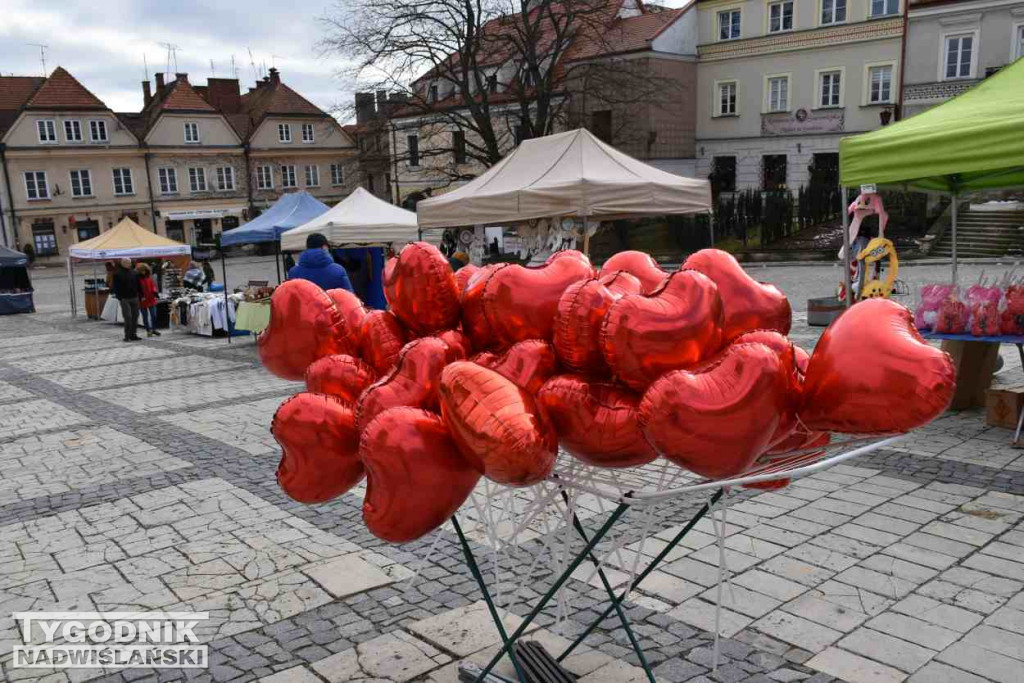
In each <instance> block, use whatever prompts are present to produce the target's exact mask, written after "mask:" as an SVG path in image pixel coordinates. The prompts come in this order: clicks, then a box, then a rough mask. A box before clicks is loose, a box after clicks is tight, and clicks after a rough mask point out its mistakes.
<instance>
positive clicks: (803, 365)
mask: <svg viewBox="0 0 1024 683" xmlns="http://www.w3.org/2000/svg"><path fill="white" fill-rule="evenodd" d="M793 352H794V353H796V369H797V370H799V371H800V374H801V375H803V376H806V375H807V366H808V365H809V364H810V362H811V354H809V353H807V352H806V351H804V350H803V349H802V348H800V347H799V346H796V345H795V344H794V345H793Z"/></svg>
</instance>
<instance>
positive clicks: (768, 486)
mask: <svg viewBox="0 0 1024 683" xmlns="http://www.w3.org/2000/svg"><path fill="white" fill-rule="evenodd" d="M831 441H832V437H831V435H830V434H829V433H828V432H811V433H807V432H805V431H797V432H793V433H792V434H790V435H789V436H788V437H786V438H785V439H784V440H783V441H781V442H780V443H778V444H776V445H774V446H772V449H771V450H770V451H768V453H769V455H781V454H783V453H789V452H792V451H804V450H809V449H814V448H823V447H825V446H827V445H829V443H830V442H831ZM822 453H823V451H819V452H818V453H815V454H814V455H821V454H822ZM762 460H763V456H762V458H760V459H758V463H757V464H760V463H761V461H762ZM790 483H791V482H790V479H789V477H786V478H783V479H775V480H774V481H759V482H755V483H753V484H744V485H743V488H745V489H761V490H763V491H772V490H776V489H783V488H786V487H787V486H789V485H790Z"/></svg>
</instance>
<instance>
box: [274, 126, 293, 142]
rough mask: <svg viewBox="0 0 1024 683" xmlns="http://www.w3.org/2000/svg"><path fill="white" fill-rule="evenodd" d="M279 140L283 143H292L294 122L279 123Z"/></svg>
mask: <svg viewBox="0 0 1024 683" xmlns="http://www.w3.org/2000/svg"><path fill="white" fill-rule="evenodd" d="M277 141H278V142H280V143H281V144H282V145H290V144H292V124H290V123H279V124H277Z"/></svg>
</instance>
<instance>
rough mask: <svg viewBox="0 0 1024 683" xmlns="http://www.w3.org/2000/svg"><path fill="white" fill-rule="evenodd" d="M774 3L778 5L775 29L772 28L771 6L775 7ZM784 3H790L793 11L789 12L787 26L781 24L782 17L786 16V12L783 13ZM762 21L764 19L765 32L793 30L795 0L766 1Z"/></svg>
mask: <svg viewBox="0 0 1024 683" xmlns="http://www.w3.org/2000/svg"><path fill="white" fill-rule="evenodd" d="M776 5H778V6H779V8H780V9H779V28H778V29H776V30H772V7H775V6H776ZM786 5H792V6H793V11H792V12H791V13H790V25H789V28H786V27H784V26H783V20H784V18H785V16H786V14H785V12H784V11H783V10H784V9H785V6H786ZM764 21H765V26H764V32H765V34H775V33H789V32H790V31H793V30H795V29H796V0H770V1H769V2H766V3H765V8H764Z"/></svg>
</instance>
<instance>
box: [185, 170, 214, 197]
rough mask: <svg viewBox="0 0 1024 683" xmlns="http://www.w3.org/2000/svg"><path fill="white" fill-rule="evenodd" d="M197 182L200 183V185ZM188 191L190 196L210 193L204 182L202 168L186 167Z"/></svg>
mask: <svg viewBox="0 0 1024 683" xmlns="http://www.w3.org/2000/svg"><path fill="white" fill-rule="evenodd" d="M199 181H202V184H201V185H200V182H199ZM188 191H189V192H190V193H192V194H195V193H196V192H209V191H210V185H209V183H207V182H206V169H205V168H203V167H202V166H189V167H188Z"/></svg>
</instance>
